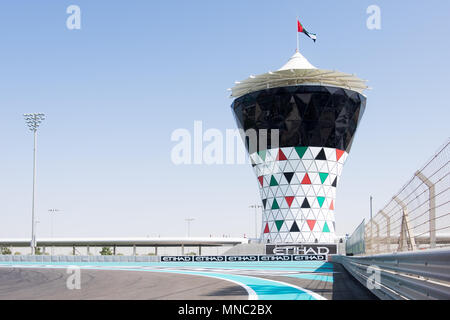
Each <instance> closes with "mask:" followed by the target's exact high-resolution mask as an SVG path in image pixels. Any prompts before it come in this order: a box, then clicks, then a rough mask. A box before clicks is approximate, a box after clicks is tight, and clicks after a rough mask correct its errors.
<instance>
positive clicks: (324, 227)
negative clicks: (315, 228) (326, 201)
mask: <svg viewBox="0 0 450 320" xmlns="http://www.w3.org/2000/svg"><path fill="white" fill-rule="evenodd" d="M322 232H330V229H329V228H328V224H327V223H326V222H325V225H324V226H323V230H322Z"/></svg>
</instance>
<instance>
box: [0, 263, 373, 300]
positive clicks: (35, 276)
mask: <svg viewBox="0 0 450 320" xmlns="http://www.w3.org/2000/svg"><path fill="white" fill-rule="evenodd" d="M73 267H77V268H79V270H80V272H79V274H80V278H81V279H80V284H81V285H80V289H73V290H70V289H68V287H67V283H66V282H67V280H68V278H69V277H70V275H71V274H70V271H68V270H69V268H70V270H72V269H73ZM0 299H139V300H141V299H152V300H153V299H155V300H157V299H167V300H187V299H189V300H211V299H217V300H220V299H239V300H241V299H242V300H244V299H249V300H329V299H333V300H342V299H345V300H356V299H364V300H368V299H375V297H374V296H373V295H372V294H371V293H370V291H369V290H368V289H366V288H365V287H363V286H362V285H360V284H359V282H357V281H356V280H355V279H354V278H353V277H352V276H350V275H349V274H348V273H347V271H346V270H345V269H344V268H343V267H342V266H341V265H339V264H335V263H330V262H313V261H302V262H296V261H284V262H146V263H138V262H123V263H122V262H110V263H108V262H89V263H87V262H70V263H68V262H52V263H49V262H43V263H39V262H0Z"/></svg>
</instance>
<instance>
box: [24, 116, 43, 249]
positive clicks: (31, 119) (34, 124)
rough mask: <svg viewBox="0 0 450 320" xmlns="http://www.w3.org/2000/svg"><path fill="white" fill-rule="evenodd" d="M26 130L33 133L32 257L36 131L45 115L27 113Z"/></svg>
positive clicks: (33, 245)
mask: <svg viewBox="0 0 450 320" xmlns="http://www.w3.org/2000/svg"><path fill="white" fill-rule="evenodd" d="M23 116H24V118H25V122H26V124H27V126H28V129H30V131H32V132H33V136H34V145H33V196H32V202H31V243H30V246H31V254H32V255H34V254H35V252H36V234H35V227H36V225H35V219H34V211H35V198H36V149H37V129H38V128H39V125H40V124H41V123H42V121H44V120H45V115H44V114H43V113H27V114H24V115H23Z"/></svg>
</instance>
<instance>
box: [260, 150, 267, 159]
mask: <svg viewBox="0 0 450 320" xmlns="http://www.w3.org/2000/svg"><path fill="white" fill-rule="evenodd" d="M258 155H259V157H260V158H261V159H262V161H266V150H263V151H258Z"/></svg>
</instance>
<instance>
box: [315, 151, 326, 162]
mask: <svg viewBox="0 0 450 320" xmlns="http://www.w3.org/2000/svg"><path fill="white" fill-rule="evenodd" d="M316 160H327V157H326V156H325V150H323V148H322V150H320V152H319V154H318V155H317V157H316Z"/></svg>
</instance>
